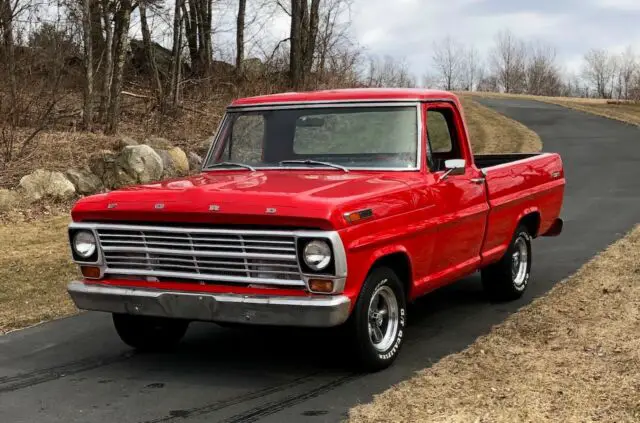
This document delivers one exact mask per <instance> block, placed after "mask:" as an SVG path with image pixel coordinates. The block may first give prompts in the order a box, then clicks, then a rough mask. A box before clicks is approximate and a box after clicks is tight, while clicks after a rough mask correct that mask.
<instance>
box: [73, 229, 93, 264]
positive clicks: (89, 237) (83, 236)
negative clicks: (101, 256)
mask: <svg viewBox="0 0 640 423" xmlns="http://www.w3.org/2000/svg"><path fill="white" fill-rule="evenodd" d="M72 245H73V251H74V252H75V253H76V254H77V255H78V256H79V257H80V258H82V259H88V258H89V257H91V256H92V255H93V254H94V253H95V252H96V237H95V236H94V235H93V232H91V231H78V232H76V233H75V235H74V236H73V242H72Z"/></svg>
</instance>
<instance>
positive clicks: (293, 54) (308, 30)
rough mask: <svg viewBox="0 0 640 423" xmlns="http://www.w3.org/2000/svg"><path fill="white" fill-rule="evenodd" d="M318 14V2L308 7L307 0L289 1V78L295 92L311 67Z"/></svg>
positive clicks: (313, 1)
mask: <svg viewBox="0 0 640 423" xmlns="http://www.w3.org/2000/svg"><path fill="white" fill-rule="evenodd" d="M319 12H320V0H311V4H310V5H309V2H308V0H291V31H290V36H289V40H290V43H291V48H290V56H289V78H290V83H291V86H292V88H293V89H296V90H297V89H300V88H301V87H302V86H303V85H304V78H305V77H307V76H308V75H309V73H310V72H311V68H312V67H313V59H314V56H315V48H316V40H317V37H318V22H319Z"/></svg>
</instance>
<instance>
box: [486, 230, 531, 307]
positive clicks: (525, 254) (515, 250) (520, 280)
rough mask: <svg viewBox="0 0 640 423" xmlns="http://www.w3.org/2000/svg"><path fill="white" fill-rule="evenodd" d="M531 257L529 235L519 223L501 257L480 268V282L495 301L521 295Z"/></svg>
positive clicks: (529, 272) (526, 281) (524, 288)
mask: <svg viewBox="0 0 640 423" xmlns="http://www.w3.org/2000/svg"><path fill="white" fill-rule="evenodd" d="M531 258H532V255H531V235H529V232H528V230H527V228H526V227H525V226H524V225H520V226H518V228H517V229H516V232H515V233H514V235H513V238H512V239H511V243H510V244H509V248H507V251H506V253H505V255H504V256H503V257H502V259H500V261H499V262H497V263H494V264H491V265H489V266H487V267H486V268H484V269H482V284H483V286H484V289H485V291H486V292H487V293H488V294H489V297H491V299H492V300H497V301H511V300H516V299H518V298H520V297H522V294H524V292H525V290H526V289H527V285H528V284H529V276H530V274H531Z"/></svg>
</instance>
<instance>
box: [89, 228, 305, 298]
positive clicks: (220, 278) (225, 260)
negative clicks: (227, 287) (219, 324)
mask: <svg viewBox="0 0 640 423" xmlns="http://www.w3.org/2000/svg"><path fill="white" fill-rule="evenodd" d="M172 229H173V228H166V227H161V228H156V227H149V226H140V227H137V226H133V225H131V226H129V225H126V226H125V225H122V229H120V228H118V229H113V228H111V227H110V228H108V229H103V228H98V230H97V232H98V238H99V241H100V246H101V249H102V252H103V256H104V259H105V265H106V270H105V273H110V274H117V275H133V276H149V277H159V278H162V277H164V278H176V279H180V280H182V279H193V280H197V281H204V282H230V283H247V284H249V283H260V284H273V285H289V286H300V287H302V286H304V285H305V284H304V281H303V280H302V276H301V274H300V268H299V266H298V262H297V258H296V246H295V245H296V244H295V238H294V236H293V235H292V234H290V233H286V232H276V231H274V233H273V234H271V233H269V232H267V231H259V232H258V231H252V232H251V231H246V232H245V231H233V230H228V229H226V230H215V229H211V230H209V229H206V230H205V229H202V228H196V229H193V230H189V229H186V228H175V230H172ZM249 232H251V233H249Z"/></svg>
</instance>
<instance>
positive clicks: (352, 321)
mask: <svg viewBox="0 0 640 423" xmlns="http://www.w3.org/2000/svg"><path fill="white" fill-rule="evenodd" d="M406 313H407V305H406V299H405V295H404V289H403V286H402V283H401V282H400V279H398V277H397V276H396V274H395V273H394V272H393V271H392V270H391V269H389V268H387V267H378V268H375V269H374V270H373V271H372V272H371V273H370V274H369V276H368V277H367V279H366V280H365V282H364V285H363V286H362V290H361V293H360V296H359V297H358V300H357V301H356V304H355V307H354V309H353V311H352V313H351V316H350V317H349V321H348V322H347V327H348V334H349V339H350V340H351V342H352V343H353V352H354V353H355V357H354V358H355V359H356V360H357V362H358V365H359V366H360V367H361V368H362V369H363V370H366V371H378V370H382V369H384V368H386V367H389V366H390V365H391V363H393V361H394V360H395V359H396V357H397V356H398V352H399V351H400V347H401V345H402V341H403V338H404V329H405V325H406Z"/></svg>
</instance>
